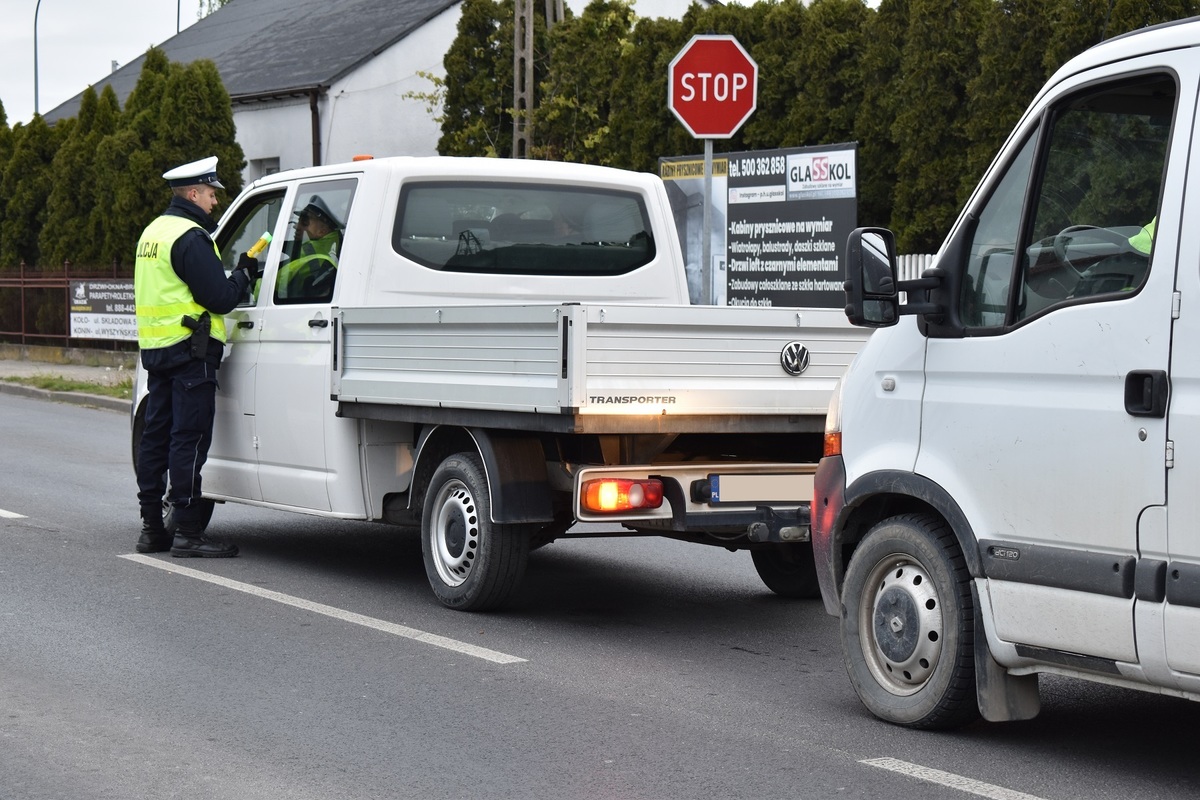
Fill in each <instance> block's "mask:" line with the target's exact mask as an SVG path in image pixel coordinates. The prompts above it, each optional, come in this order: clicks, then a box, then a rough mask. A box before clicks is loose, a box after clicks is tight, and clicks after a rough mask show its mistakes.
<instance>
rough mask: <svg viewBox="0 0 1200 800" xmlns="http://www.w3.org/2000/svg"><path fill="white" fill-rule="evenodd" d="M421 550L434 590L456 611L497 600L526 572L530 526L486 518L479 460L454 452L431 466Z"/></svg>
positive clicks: (487, 509)
mask: <svg viewBox="0 0 1200 800" xmlns="http://www.w3.org/2000/svg"><path fill="white" fill-rule="evenodd" d="M421 554H422V556H423V557H424V559H425V574H426V576H427V577H428V578H429V585H430V586H431V587H433V593H434V594H435V595H437V598H438V600H440V601H441V602H442V604H443V605H445V606H447V607H449V608H454V609H458V610H459V611H486V610H488V609H493V608H497V607H499V606H500V605H502V604H503V603H504V602H505V601H506V600H508V598H509V597H510V596H511V595H512V593H513V590H514V589H516V587H517V585H518V584H519V583H520V581H521V578H522V577H523V576H524V574H525V564H526V563H527V562H528V560H529V531H528V529H527V528H526V527H525V526H519V525H498V524H496V523H494V522H492V521H491V499H490V497H489V495H488V485H487V481H486V479H485V478H484V471H483V465H482V464H481V463H480V460H479V457H478V456H476V455H475V454H474V453H457V454H455V455H452V456H450V457H449V458H447V459H446V460H445V461H443V462H442V463H441V464H440V465H439V466H438V468H437V469H436V470H435V471H434V473H433V477H432V478H431V479H430V482H429V488H428V490H427V491H426V493H425V503H424V509H423V511H422V514H421Z"/></svg>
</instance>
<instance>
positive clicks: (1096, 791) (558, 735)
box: [0, 395, 1200, 800]
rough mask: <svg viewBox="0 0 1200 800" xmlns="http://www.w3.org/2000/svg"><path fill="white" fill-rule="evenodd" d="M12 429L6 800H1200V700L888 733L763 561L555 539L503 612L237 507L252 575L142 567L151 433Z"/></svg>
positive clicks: (3, 608) (343, 535) (79, 420)
mask: <svg viewBox="0 0 1200 800" xmlns="http://www.w3.org/2000/svg"><path fill="white" fill-rule="evenodd" d="M0 420H3V422H0V800H18V799H19V800H35V799H40V798H122V800H127V799H128V798H135V797H155V798H158V797H163V798H165V797H180V798H189V799H190V798H239V799H241V798H246V799H249V798H272V800H274V799H275V798H296V799H297V800H307V799H308V798H313V799H314V800H315V799H316V798H320V799H321V800H333V799H334V798H376V797H378V798H421V799H422V800H425V799H426V798H428V799H430V800H432V799H434V798H486V799H488V800H490V799H491V798H553V799H555V800H557V799H559V798H604V799H605V800H626V799H627V798H629V799H632V798H755V800H768V799H769V798H788V799H789V800H796V799H797V798H802V799H803V798H841V797H863V798H881V797H883V798H935V799H940V798H969V797H978V796H984V797H993V798H1002V799H1003V800H1016V799H1017V798H1026V800H1028V799H1029V798H1032V799H1033V800H1037V798H1042V800H1067V799H1068V798H1079V799H1080V800H1083V799H1084V798H1086V799H1087V800H1100V799H1102V798H1120V800H1134V799H1135V798H1146V799H1147V800H1151V799H1153V800H1168V799H1170V798H1194V797H1196V796H1198V795H1200V765H1198V759H1197V758H1196V744H1195V742H1196V738H1195V731H1196V730H1198V729H1200V704H1194V703H1189V702H1186V701H1182V700H1176V699H1171V698H1161V697H1157V696H1155V695H1151V694H1144V693H1139V692H1132V691H1126V690H1117V689H1111V688H1107V687H1100V686H1094V685H1092V684H1087V683H1082V682H1077V681H1068V680H1064V679H1059V678H1043V682H1042V686H1043V711H1042V714H1041V716H1040V717H1038V718H1037V719H1036V720H1033V721H1030V722H1023V723H1013V724H1007V725H988V724H983V723H980V724H976V725H974V726H971V727H969V728H967V729H965V730H962V731H959V732H957V733H953V734H933V733H921V732H914V731H908V730H903V729H899V728H896V727H893V726H890V725H887V724H884V723H881V722H878V721H876V720H875V719H874V718H872V717H870V716H869V715H868V714H867V713H866V712H865V711H864V710H863V709H862V707H861V706H860V705H859V704H858V701H857V699H856V698H855V696H854V694H853V692H852V691H851V689H850V687H849V683H848V681H847V679H846V676H845V672H844V669H843V667H842V661H841V655H840V650H839V644H838V640H837V630H836V622H835V620H834V619H832V618H831V617H828V616H826V615H825V614H824V612H823V610H822V608H821V606H820V604H819V602H816V601H811V602H795V601H786V600H782V599H779V598H776V597H775V596H773V595H771V594H770V593H769V592H768V591H767V590H766V589H765V588H764V587H763V586H762V585H761V583H760V582H759V580H758V578H757V576H756V575H755V573H754V569H753V567H752V565H751V563H750V559H749V557H748V556H747V555H746V554H744V553H738V554H733V553H728V552H725V551H723V550H715V549H710V548H704V547H700V546H695V545H685V544H679V543H674V542H670V541H666V540H657V539H619V540H618V539H592V540H579V541H566V542H558V543H555V544H554V545H551V546H549V547H546V548H543V549H542V550H539V551H537V552H535V553H534V554H533V556H532V557H531V560H530V567H529V573H528V577H527V581H526V585H525V587H524V590H523V591H522V593H521V594H520V596H519V597H518V599H517V602H516V603H515V605H514V607H512V608H511V609H509V610H508V611H506V612H503V613H496V614H463V613H459V612H454V611H449V610H446V609H444V608H442V607H441V606H440V605H439V604H438V603H437V602H436V601H435V600H434V599H433V597H432V595H431V593H430V591H429V589H428V586H427V584H426V582H425V575H424V571H423V568H422V566H421V558H420V547H419V544H418V542H417V541H416V540H415V539H414V538H412V537H410V536H404V535H398V534H397V532H396V530H394V529H391V528H388V527H386V526H382V525H373V524H365V523H350V522H331V521H326V520H321V519H317V518H313V517H306V516H300V515H294V514H287V513H283V512H271V511H264V510H261V509H252V508H245V507H238V506H220V507H218V508H217V511H216V514H215V515H214V522H213V526H212V531H213V532H214V533H215V534H219V535H221V536H223V537H226V538H228V539H230V540H232V541H234V542H236V543H237V544H238V545H239V546H240V547H241V548H242V555H241V557H239V558H237V559H231V560H199V559H183V560H180V559H172V558H170V557H169V556H164V555H155V556H149V557H137V556H136V555H135V554H134V551H133V544H134V541H135V540H136V538H137V533H138V530H137V522H136V501H135V497H134V494H135V487H134V481H133V476H132V470H131V468H130V466H129V455H128V453H129V446H128V441H129V437H128V420H127V417H125V416H124V415H122V414H120V413H117V412H113V411H106V410H98V409H91V408H82V407H77V406H71V405H63V404H59V403H53V402H47V401H43V400H37V399H30V398H25V397H20V396H14V395H0ZM131 556H132V557H131ZM913 773H917V774H913Z"/></svg>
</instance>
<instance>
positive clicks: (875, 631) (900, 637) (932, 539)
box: [841, 514, 979, 729]
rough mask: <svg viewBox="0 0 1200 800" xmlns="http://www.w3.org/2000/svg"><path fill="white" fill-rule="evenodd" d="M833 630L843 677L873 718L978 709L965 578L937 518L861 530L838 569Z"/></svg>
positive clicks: (968, 716) (967, 713) (930, 720)
mask: <svg viewBox="0 0 1200 800" xmlns="http://www.w3.org/2000/svg"><path fill="white" fill-rule="evenodd" d="M841 634H842V651H843V656H844V658H845V661H846V670H847V672H849V674H850V682H851V683H852V684H853V685H854V690H855V691H856V692H857V693H858V697H859V699H860V700H861V701H862V703H863V705H865V706H866V707H867V708H868V709H869V710H870V711H871V713H872V714H874V715H875V716H877V717H879V718H880V719H884V720H887V721H888V722H894V723H896V724H898V725H905V726H907V727H912V728H927V729H936V728H942V729H944V728H956V727H959V726H961V725H965V724H967V723H968V722H972V721H973V720H975V719H977V718H978V717H979V707H978V703H977V700H976V697H975V660H974V643H975V638H974V637H975V613H974V606H973V604H972V599H971V576H970V573H969V572H968V571H967V566H966V562H965V561H964V559H963V556H962V553H961V552H960V550H959V547H958V542H957V540H956V539H955V537H954V533H953V531H951V530H950V528H949V527H948V526H947V525H946V524H945V523H944V522H942V521H941V520H939V519H938V518H936V517H934V516H932V515H927V514H904V515H901V516H897V517H892V518H891V519H886V520H884V521H882V522H880V523H878V524H877V525H875V527H874V528H872V529H871V531H870V532H869V533H868V534H867V536H866V537H865V538H864V539H863V540H862V543H861V544H859V546H858V548H857V549H856V550H855V551H854V555H853V557H852V558H851V560H850V566H849V568H848V569H847V570H846V581H845V585H844V586H843V588H842V621H841Z"/></svg>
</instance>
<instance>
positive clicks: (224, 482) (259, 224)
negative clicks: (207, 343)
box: [204, 189, 284, 500]
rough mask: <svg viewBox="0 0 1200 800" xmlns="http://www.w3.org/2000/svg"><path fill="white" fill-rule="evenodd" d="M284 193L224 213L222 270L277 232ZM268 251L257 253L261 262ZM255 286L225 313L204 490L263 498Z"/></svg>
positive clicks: (258, 196) (219, 244)
mask: <svg viewBox="0 0 1200 800" xmlns="http://www.w3.org/2000/svg"><path fill="white" fill-rule="evenodd" d="M283 198H284V192H283V190H282V189H277V190H273V191H272V190H269V191H264V192H259V193H257V194H254V195H251V196H250V197H247V198H246V199H245V200H243V201H242V202H241V203H239V204H238V205H237V206H236V207H235V208H232V209H230V210H229V212H227V216H228V219H227V220H225V221H224V224H223V225H222V226H221V230H220V231H219V233H218V234H217V247H218V249H219V250H220V251H221V262H222V263H223V264H224V265H225V270H226V272H229V271H231V270H233V269H234V268H235V267H236V266H237V263H238V258H239V256H241V254H242V253H245V252H246V251H247V250H249V249H250V247H251V246H253V245H254V243H255V242H256V241H257V240H258V239H259V237H260V236H262V235H263V233H271V234H272V235H274V234H275V233H276V227H277V226H278V225H279V222H280V220H281V218H282V213H281V212H282V211H283ZM267 255H268V254H267V253H263V254H261V255H260V256H259V259H260V263H263V262H264V261H265V260H266V257H267ZM254 288H255V287H251V291H250V292H249V293H248V294H247V296H246V297H244V298H243V299H242V301H241V302H240V303H239V304H238V306H237V308H235V309H234V310H233V311H232V312H230V313H229V314H227V315H226V316H225V330H226V332H227V337H226V344H225V357H224V359H223V360H222V362H221V369H220V370H219V371H218V372H217V381H218V385H219V388H218V390H217V402H216V405H217V410H216V419H215V421H214V423H213V441H212V446H211V447H210V448H209V456H208V463H207V464H206V465H205V468H204V489H205V494H207V495H210V496H214V497H223V498H224V497H227V498H231V499H232V498H236V499H240V500H261V499H262V491H261V490H260V489H259V485H258V454H257V451H256V445H255V432H254V417H255V414H254V411H255V409H254V403H255V388H256V378H257V364H258V346H259V345H258V328H259V325H260V324H261V322H262V305H261V302H260V298H258V297H257V296H256V294H255V292H254Z"/></svg>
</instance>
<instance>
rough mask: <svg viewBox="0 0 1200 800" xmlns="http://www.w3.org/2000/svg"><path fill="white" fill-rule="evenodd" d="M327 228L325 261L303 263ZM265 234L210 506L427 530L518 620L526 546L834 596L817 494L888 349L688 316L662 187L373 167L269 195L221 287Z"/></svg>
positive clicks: (592, 171)
mask: <svg viewBox="0 0 1200 800" xmlns="http://www.w3.org/2000/svg"><path fill="white" fill-rule="evenodd" d="M318 198H319V201H318ZM310 204H315V205H316V206H317V207H319V208H322V209H324V210H325V211H326V212H328V215H329V216H331V217H332V218H333V219H334V220H335V222H336V223H337V228H338V229H339V230H338V231H336V232H335V235H334V239H335V240H336V241H333V240H329V239H326V240H324V244H323V245H320V246H318V249H320V248H321V247H325V248H329V247H331V246H332V247H333V248H334V255H333V257H332V258H323V259H317V260H315V261H314V260H313V259H312V258H308V259H305V257H304V256H303V255H302V253H301V251H300V250H298V249H297V247H298V244H299V243H298V242H297V237H296V229H295V221H296V219H297V214H298V213H299V212H300V211H302V210H304V209H306V208H309V207H310ZM264 232H270V233H272V234H273V237H274V239H273V242H272V243H271V244H270V246H269V249H268V250H267V251H266V253H265V255H264V256H263V257H262V272H263V275H262V280H261V283H260V284H259V285H258V286H257V287H256V290H255V293H254V296H252V297H250V298H247V300H246V302H245V303H244V304H243V305H242V306H240V307H238V308H237V309H235V310H234V311H233V312H232V313H231V314H229V315H228V317H227V320H226V321H227V328H228V330H230V331H231V332H232V333H231V337H230V342H229V345H228V348H227V351H226V357H225V360H224V362H223V364H222V367H221V371H220V389H219V391H218V395H217V420H216V426H215V432H214V439H213V444H212V448H211V451H210V454H209V461H208V464H207V465H206V467H205V470H204V494H205V496H206V497H207V498H210V499H211V500H214V501H220V502H225V501H230V502H241V503H249V504H253V505H261V506H266V507H271V508H279V509H289V510H293V511H300V512H304V513H308V514H316V515H321V516H327V517H336V518H342V519H364V520H384V521H388V522H392V523H395V524H397V525H401V526H407V527H410V528H416V527H420V529H421V538H422V549H423V552H424V559H425V567H426V572H427V573H428V576H429V581H430V584H431V586H432V587H433V590H434V592H435V594H436V595H437V597H438V598H439V600H440V601H441V602H442V603H444V604H445V605H447V606H450V607H453V608H458V609H474V610H481V609H487V608H493V607H496V606H498V605H500V604H501V603H503V602H504V601H505V599H507V598H508V597H509V596H510V595H511V593H512V592H513V590H514V589H515V588H516V587H517V585H518V584H519V581H520V579H521V577H522V575H523V573H524V571H525V566H526V561H527V557H528V553H529V551H530V549H531V548H535V547H538V546H541V545H544V544H547V543H549V542H551V541H553V540H555V539H557V538H562V537H570V536H585V535H592V534H594V533H597V532H598V531H600V530H601V529H598V528H597V527H596V526H577V527H575V528H574V529H572V526H574V525H575V523H576V522H577V521H579V522H599V523H608V524H607V526H606V527H605V528H604V529H603V533H604V534H605V535H611V534H612V532H613V531H618V532H624V533H627V534H629V535H639V534H641V535H661V536H668V537H675V538H679V539H686V540H689V541H695V542H701V543H706V544H712V545H720V546H722V547H727V548H729V549H730V550H739V549H748V550H750V551H751V554H752V556H753V559H754V563H755V565H756V567H757V569H758V571H759V574H760V575H761V576H762V578H763V580H764V582H765V583H766V584H767V586H769V587H770V588H771V589H772V590H774V591H776V592H779V593H781V594H784V595H790V596H810V597H815V596H816V595H817V593H818V586H817V582H816V575H815V572H814V569H813V562H812V549H811V545H810V543H809V498H810V497H811V495H812V476H813V473H814V471H815V469H816V462H817V459H818V458H819V457H820V454H821V442H822V437H823V433H824V423H825V410H826V407H827V405H828V402H829V399H830V396H831V394H832V392H833V389H834V387H835V386H836V384H837V380H838V378H839V377H840V376H841V374H842V373H843V371H844V370H845V368H846V366H847V365H848V364H849V363H850V360H851V358H853V356H854V354H855V353H856V352H857V351H858V350H859V349H860V347H861V344H862V342H863V341H865V339H866V337H867V333H868V332H866V331H862V330H860V329H856V328H853V327H852V326H850V325H849V324H848V323H847V322H846V320H845V317H844V315H843V314H842V313H841V312H840V311H836V312H835V311H829V310H823V309H797V308H789V309H778V308H777V309H769V308H767V309H762V308H713V307H692V306H688V305H687V303H688V293H687V286H686V279H685V273H684V265H683V259H682V257H681V253H680V248H679V243H678V238H677V235H676V233H675V227H674V222H673V218H672V214H671V209H670V206H669V201H668V199H667V195H666V192H665V190H664V188H663V185H662V183H661V181H660V180H659V179H658V178H656V177H654V176H652V175H645V174H637V173H631V172H625V171H619V170H613V169H606V168H601V167H586V166H580V165H569V164H559V163H548V162H536V161H512V160H502V159H453V158H426V159H420V158H389V159H378V160H376V159H364V160H356V161H354V162H352V163H347V164H339V165H332V166H327V167H320V168H313V169H304V170H298V171H294V172H287V173H280V174H276V175H271V176H269V177H265V178H262V179H260V180H258V181H256V182H255V183H253V184H252V185H251V186H250V187H249V188H247V189H246V190H245V191H244V192H243V193H242V195H241V196H240V197H238V199H237V200H236V201H235V202H234V203H233V204H232V206H231V207H230V208H229V210H228V211H227V212H226V213H225V215H224V217H223V219H222V221H221V226H220V229H219V230H218V231H217V233H216V236H215V238H216V242H217V245H218V247H219V249H220V251H221V253H222V258H223V260H224V262H225V263H226V264H227V266H229V267H232V266H233V265H234V264H235V263H236V261H237V257H238V254H239V253H242V252H244V251H246V250H247V249H248V248H249V247H250V246H251V245H252V244H253V243H254V242H255V240H257V239H259V237H260V236H261V235H262V234H263V233H264ZM335 263H336V268H334V264H335ZM298 264H300V265H301V266H300V267H298V266H297V265H298ZM141 414H142V410H141V403H140V402H139V403H135V411H134V419H133V435H134V440H135V443H136V441H137V439H138V437H139V434H140V431H141Z"/></svg>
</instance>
